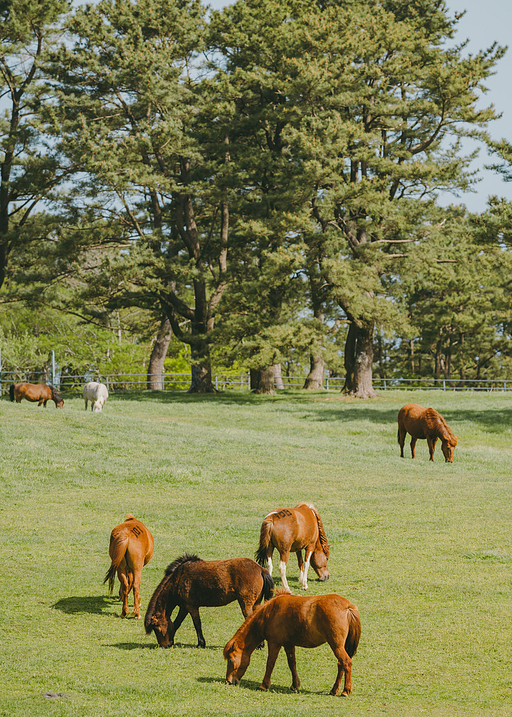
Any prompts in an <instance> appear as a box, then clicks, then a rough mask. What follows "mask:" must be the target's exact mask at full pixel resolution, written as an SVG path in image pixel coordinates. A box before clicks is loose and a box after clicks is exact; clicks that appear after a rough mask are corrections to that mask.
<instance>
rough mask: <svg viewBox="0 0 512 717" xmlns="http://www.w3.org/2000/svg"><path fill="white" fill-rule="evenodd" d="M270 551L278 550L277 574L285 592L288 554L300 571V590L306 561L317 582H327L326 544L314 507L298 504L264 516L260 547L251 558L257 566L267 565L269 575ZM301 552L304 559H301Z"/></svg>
mask: <svg viewBox="0 0 512 717" xmlns="http://www.w3.org/2000/svg"><path fill="white" fill-rule="evenodd" d="M274 548H277V550H278V551H279V572H280V573H281V580H282V582H283V587H284V588H286V590H289V588H288V582H287V580H286V565H287V563H288V558H289V557H290V553H296V554H297V560H298V563H299V570H300V576H299V585H300V586H301V587H302V588H303V589H304V590H307V589H308V569H309V564H310V562H311V565H312V566H313V569H314V571H315V572H316V574H317V575H318V578H319V580H322V581H324V580H329V569H328V567H327V559H328V557H329V543H328V542H327V537H326V535H325V531H324V526H323V525H322V521H321V519H320V516H319V515H318V511H317V509H316V508H315V506H314V505H311V504H310V503H299V505H296V506H295V508H292V509H291V510H289V509H288V508H284V509H282V510H273V511H272V512H271V513H269V514H268V515H267V517H266V518H265V520H264V521H263V523H262V525H261V531H260V544H259V547H258V549H257V550H256V553H255V558H256V562H258V563H259V564H260V565H265V563H266V564H267V568H268V571H269V573H270V574H271V575H272V553H273V552H274ZM303 550H304V552H305V560H303V559H302V551H303Z"/></svg>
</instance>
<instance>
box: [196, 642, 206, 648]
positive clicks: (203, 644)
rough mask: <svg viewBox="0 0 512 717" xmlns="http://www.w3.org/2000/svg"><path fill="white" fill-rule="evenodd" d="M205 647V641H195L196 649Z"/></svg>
mask: <svg viewBox="0 0 512 717" xmlns="http://www.w3.org/2000/svg"><path fill="white" fill-rule="evenodd" d="M205 647H206V642H198V643H197V649H198V650H204V649H205Z"/></svg>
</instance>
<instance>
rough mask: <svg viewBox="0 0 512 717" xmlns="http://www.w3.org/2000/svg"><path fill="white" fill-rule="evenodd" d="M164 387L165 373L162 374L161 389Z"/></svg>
mask: <svg viewBox="0 0 512 717" xmlns="http://www.w3.org/2000/svg"><path fill="white" fill-rule="evenodd" d="M164 389H165V373H163V374H162V391H163V390H164Z"/></svg>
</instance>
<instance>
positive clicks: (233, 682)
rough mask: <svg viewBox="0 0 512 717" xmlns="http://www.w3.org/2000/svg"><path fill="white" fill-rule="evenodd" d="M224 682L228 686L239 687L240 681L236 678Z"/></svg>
mask: <svg viewBox="0 0 512 717" xmlns="http://www.w3.org/2000/svg"><path fill="white" fill-rule="evenodd" d="M226 682H227V683H228V685H239V684H240V680H237V679H236V677H233V678H232V679H231V680H226Z"/></svg>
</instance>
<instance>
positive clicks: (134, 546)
mask: <svg viewBox="0 0 512 717" xmlns="http://www.w3.org/2000/svg"><path fill="white" fill-rule="evenodd" d="M153 550H154V541H153V536H152V535H151V533H150V532H149V530H148V529H147V528H146V526H145V525H144V523H141V521H140V520H136V519H135V518H134V516H133V515H132V514H131V513H128V515H127V516H126V520H125V522H124V523H121V524H120V525H116V527H115V528H114V529H113V530H112V533H111V534H110V545H109V549H108V552H109V555H110V558H111V560H112V563H111V565H110V568H109V569H108V570H107V574H106V575H105V579H104V581H103V582H104V583H106V582H107V580H108V589H109V594H110V595H111V594H112V590H113V589H114V581H115V577H116V572H117V576H118V578H119V582H120V583H121V586H120V588H119V599H120V600H122V601H123V609H122V612H121V617H126V616H127V615H128V595H129V594H130V592H131V590H132V588H133V614H134V616H135V617H136V618H137V619H140V579H141V575H142V568H143V567H144V565H147V564H148V563H149V561H150V560H151V558H152V557H153Z"/></svg>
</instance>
